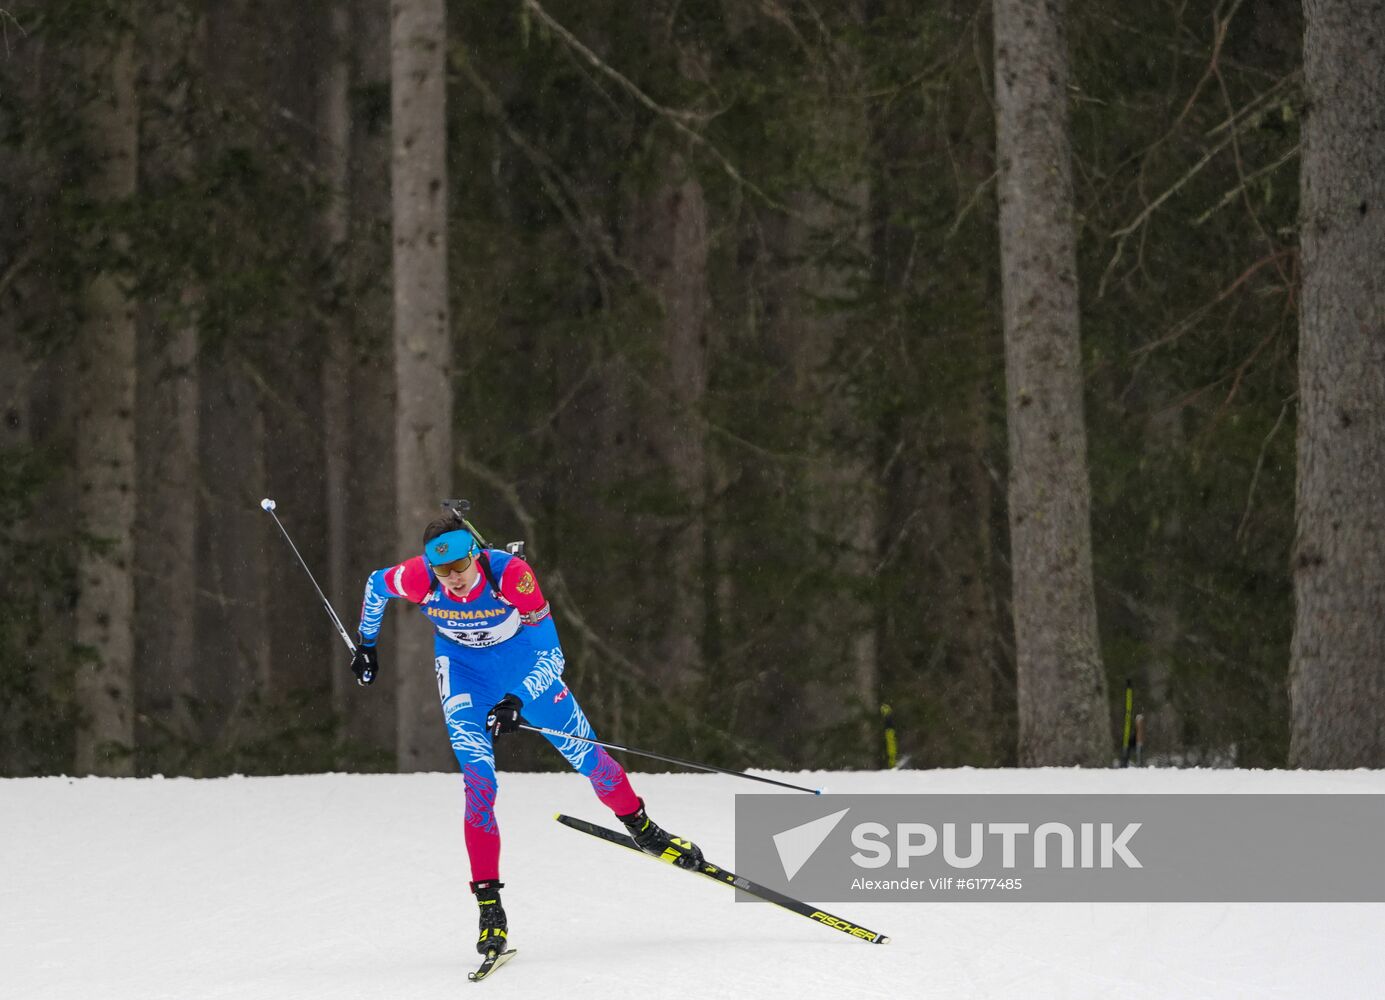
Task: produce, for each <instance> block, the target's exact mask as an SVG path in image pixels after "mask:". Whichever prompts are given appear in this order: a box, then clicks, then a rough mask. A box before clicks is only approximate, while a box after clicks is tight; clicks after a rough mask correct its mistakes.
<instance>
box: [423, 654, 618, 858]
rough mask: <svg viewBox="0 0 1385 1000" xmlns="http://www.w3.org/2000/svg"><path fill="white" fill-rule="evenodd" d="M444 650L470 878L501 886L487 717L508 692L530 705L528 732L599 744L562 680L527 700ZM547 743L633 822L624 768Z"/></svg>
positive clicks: (443, 688) (572, 743)
mask: <svg viewBox="0 0 1385 1000" xmlns="http://www.w3.org/2000/svg"><path fill="white" fill-rule="evenodd" d="M438 645H439V647H440V648H439V649H438V650H437V654H438V655H437V661H436V668H437V677H438V695H439V697H440V699H441V700H442V711H443V717H444V718H445V719H446V720H447V732H448V736H449V737H450V738H451V740H452V750H453V752H454V753H455V754H456V755H457V763H458V764H459V765H461V769H462V777H463V779H464V781H465V782H466V849H467V857H468V858H469V859H470V861H471V877H472V880H473V881H477V882H479V881H483V880H488V879H498V878H499V877H500V827H499V825H498V824H497V823H496V819H495V796H496V791H497V782H496V776H495V750H494V748H493V747H492V746H491V736H490V733H488V732H487V731H486V715H487V713H489V712H490V709H491V707H492V706H493V705H494V704H495V703H496V702H498V701H499V700H500V699H501V698H503V697H504V696H505V694H506V693H507V691H513V693H515V694H517V695H520V696H521V697H523V698H524V708H523V710H522V714H523V716H524V721H525V722H527V723H529V725H531V726H540V727H542V728H544V729H555V730H558V731H560V732H563V733H570V734H572V735H573V736H585V737H588V738H594V734H593V733H592V727H591V724H590V723H589V722H588V721H587V717H586V715H585V714H583V712H582V708H581V706H579V705H578V704H577V699H576V697H574V696H573V694H572V692H571V691H569V690H568V687H567V685H566V684H564V683H563V680H562V678H561V677H554V678H553V680H552V682H551V683H550V684H549V685H548V687H547V688H545V689H544V690H543V691H542V692H541V693H540V694H539V695H538V697H536V698H529V697H525V695H526V694H527V692H525V691H523V690H522V689H521V690H514V688H509V689H501V688H497V687H496V685H495V683H494V681H493V680H491V679H490V677H493V676H494V674H493V673H491V672H489V671H488V672H487V673H488V674H489V676H487V677H483V676H482V675H481V672H480V671H477V670H474V669H467V668H466V667H465V666H463V664H462V662H460V659H459V658H455V657H451V656H448V655H446V653H445V651H444V650H443V649H442V648H441V646H442V644H441V643H439V644H438ZM544 738H545V739H546V740H548V741H549V742H550V743H552V744H553V745H554V746H555V747H557V749H558V752H559V753H560V754H562V755H563V758H564V759H565V760H566V761H567V762H568V764H570V765H571V766H572V769H573V770H574V771H576V772H577V773H578V774H581V775H583V776H585V777H586V778H587V779H588V780H590V781H591V783H592V789H593V790H594V791H595V792H596V796H597V798H599V799H600V800H601V801H602V802H603V803H605V805H606V806H607V807H609V808H610V810H611V811H612V812H613V813H615V814H616V815H617V816H624V815H628V814H629V813H632V812H634V811H635V810H637V809H638V808H639V807H640V802H639V799H638V798H636V797H635V792H634V789H632V788H631V787H630V780H629V778H627V777H626V775H625V769H624V768H622V767H621V766H620V765H619V764H618V763H616V761H615V760H614V759H612V757H611V756H610V755H609V754H608V753H606V751H605V750H603V749H602V748H601V747H598V746H595V745H593V744H591V743H585V742H582V741H580V740H575V739H566V738H564V737H561V736H548V735H545V736H544Z"/></svg>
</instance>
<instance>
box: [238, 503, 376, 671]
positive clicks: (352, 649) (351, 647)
mask: <svg viewBox="0 0 1385 1000" xmlns="http://www.w3.org/2000/svg"><path fill="white" fill-rule="evenodd" d="M278 506H279V505H278V504H276V503H275V502H274V501H273V500H271V499H269V497H265V498H264V499H263V500H261V501H260V507H261V508H263V509H264V510H266V511H268V512H269V516H270V517H272V518H274V523H275V524H277V525H279V530H280V531H282V532H283V533H284V541H286V542H288V543H289V548H291V549H293V554H294V555H296V556H298V564H299V565H300V566H302V567H303V572H304V573H307V574H308V579H309V580H312V581H313V589H314V590H316V591H317V596H318V597H320V598H322V606H323V607H324V608H326V609H327V616H328V617H329V618H331V619H332V624H333V625H335V626H336V627H337V635H339V636H341V641H342V642H344V643H346V649H347V652H349V653H350V654H351V655H352V656H355V655H356V644H355V643H354V642H352V641H351V637H350V636H349V635H347V634H346V629H345V628H343V627H342V624H341V619H340V618H338V617H337V613H336V612H335V611H333V610H332V605H331V602H330V601H328V600H327V595H326V594H324V593H323V592H322V588H321V587H319V586H318V585H317V577H315V576H313V571H312V570H310V569H308V564H307V563H306V562H304V561H303V556H302V554H301V553H300V552H299V551H298V546H297V545H294V544H293V539H292V538H290V537H289V533H288V531H287V530H286V529H285V528H284V525H283V522H282V521H280V520H279V515H278V514H276V513H274V509H275V508H276V507H278Z"/></svg>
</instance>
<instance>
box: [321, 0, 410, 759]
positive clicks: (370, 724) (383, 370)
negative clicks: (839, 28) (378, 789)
mask: <svg viewBox="0 0 1385 1000" xmlns="http://www.w3.org/2000/svg"><path fill="white" fill-rule="evenodd" d="M351 6H352V11H351V18H350V20H351V52H350V59H351V67H352V78H351V81H350V88H351V95H352V98H353V99H352V104H351V109H350V110H351V122H350V127H349V132H350V139H351V155H350V158H349V167H350V173H349V175H348V178H347V183H348V184H349V206H350V217H349V227H350V236H349V238H348V243H347V248H346V254H345V259H344V261H343V266H344V268H345V275H346V281H347V286H346V289H345V299H344V302H343V307H344V312H345V314H346V315H347V316H348V317H349V318H350V326H349V333H350V338H351V339H350V346H349V351H348V354H347V357H346V361H347V363H348V365H349V371H348V372H347V378H348V380H349V385H350V393H351V395H350V400H349V416H350V425H349V432H348V441H347V442H346V444H347V447H348V449H349V450H348V452H347V458H346V462H347V464H348V466H349V468H350V469H352V470H354V469H362V468H375V469H391V468H393V467H394V401H395V396H396V392H395V387H394V365H393V363H392V354H391V352H392V349H393V348H392V331H393V305H392V302H391V284H392V283H391V274H392V272H391V261H390V255H391V246H390V224H391V198H390V116H389V110H390V11H389V7H388V5H387V4H385V3H384V2H383V0H352V4H351ZM347 499H348V500H349V505H347V506H344V507H343V509H342V510H341V511H340V513H339V515H338V516H339V517H341V518H343V519H344V520H345V522H346V524H347V525H349V529H347V531H346V538H345V541H346V547H345V549H344V551H345V552H346V553H347V554H348V557H349V561H348V564H347V567H346V570H345V578H344V579H343V580H341V581H338V582H337V584H336V586H338V587H340V588H341V590H340V593H338V592H337V591H335V590H334V591H332V592H331V593H332V596H333V599H334V600H338V599H339V600H340V601H341V603H340V604H339V605H338V608H339V610H340V612H341V613H342V616H343V621H346V622H348V625H349V624H350V623H352V621H353V620H354V619H355V618H356V617H357V616H358V615H359V613H360V608H361V591H362V589H363V588H364V585H365V577H366V574H367V573H369V572H370V571H372V570H375V569H379V568H380V567H381V566H385V565H387V564H388V563H390V562H392V561H394V560H395V559H398V558H400V557H401V555H402V554H403V553H401V552H399V551H398V550H396V548H395V544H394V532H393V531H381V528H382V527H383V526H385V525H393V524H394V523H395V514H394V511H395V496H394V483H393V482H392V481H391V479H390V477H388V476H366V477H360V476H356V477H354V478H353V479H352V480H351V482H350V484H349V490H348V494H347ZM335 530H336V529H333V532H334V534H333V537H334V538H335V537H336V535H335ZM406 551H407V550H406ZM400 610H402V609H400ZM398 617H405V616H402V615H401V616H398ZM411 624H413V623H411V622H400V623H399V625H398V626H394V625H391V626H388V627H389V628H396V627H398V628H399V629H400V630H402V629H403V628H405V627H407V626H408V625H411ZM333 677H334V682H333V707H334V708H335V709H336V711H337V712H338V713H339V714H340V715H341V716H342V717H343V718H344V720H345V736H346V738H347V740H348V741H350V742H351V743H353V744H354V745H356V746H358V747H367V748H370V749H371V750H372V751H382V752H384V753H387V754H388V755H389V757H390V759H393V758H394V756H395V733H396V731H397V728H398V726H397V718H396V707H395V706H396V695H397V693H398V692H397V689H396V687H395V685H394V684H391V683H382V684H376V685H375V687H374V688H373V689H372V690H371V691H370V692H368V696H366V697H362V695H363V694H366V693H365V692H362V691H361V689H360V688H359V687H358V686H357V684H356V682H355V678H354V677H352V676H351V674H350V672H349V671H346V670H340V671H338V672H337V673H336V674H334V675H333Z"/></svg>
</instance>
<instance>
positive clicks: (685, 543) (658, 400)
mask: <svg viewBox="0 0 1385 1000" xmlns="http://www.w3.org/2000/svg"><path fill="white" fill-rule="evenodd" d="M663 169H664V176H663V179H662V180H661V182H660V183H659V184H658V186H657V188H656V190H655V191H654V192H653V193H652V194H649V195H646V196H644V197H643V198H641V199H640V202H639V205H638V207H637V208H636V210H635V211H634V212H633V213H632V217H631V221H632V222H633V226H632V227H631V228H632V229H633V230H634V234H633V235H634V238H633V240H632V243H633V245H634V248H635V258H636V259H637V260H638V261H639V267H640V270H641V272H642V273H643V275H644V277H645V279H646V280H647V281H648V283H649V285H650V287H651V288H652V290H653V292H654V294H655V295H656V296H657V298H658V301H659V305H660V307H661V313H662V314H661V316H660V319H659V326H658V327H657V328H656V329H654V330H651V331H650V332H649V337H648V343H650V344H657V345H659V347H660V357H659V358H657V359H656V363H655V364H654V365H652V366H651V368H650V370H649V371H648V372H646V373H645V374H646V377H647V378H648V381H649V384H648V385H647V386H646V391H645V392H643V393H641V394H640V398H641V399H642V405H641V406H640V411H641V413H642V415H641V416H640V417H639V418H638V419H637V421H636V423H635V425H634V429H635V431H636V433H637V434H638V435H639V436H641V437H643V438H645V440H646V442H647V444H648V446H649V448H650V449H651V451H652V452H653V456H652V457H653V458H654V460H655V464H656V465H657V469H656V474H662V475H666V476H667V481H668V485H669V486H670V487H671V489H672V491H673V496H672V498H671V502H670V503H669V504H668V505H667V506H668V511H669V513H668V514H667V515H665V516H661V517H659V518H658V519H657V523H654V524H652V525H651V526H650V529H649V530H650V533H651V535H654V536H656V537H657V543H656V545H657V548H658V550H659V552H660V558H659V560H658V565H659V572H658V573H657V574H655V575H654V576H653V577H652V578H650V579H648V580H646V581H644V583H643V584H642V585H641V587H640V592H641V600H642V601H652V602H653V603H654V605H655V606H653V607H646V608H645V610H644V611H643V612H642V613H641V614H642V617H644V618H645V619H646V620H647V621H651V622H657V623H658V625H657V632H656V634H654V635H652V636H651V639H652V645H651V649H650V651H649V657H650V658H649V662H650V663H654V664H658V669H659V671H660V673H661V677H662V679H663V680H664V682H665V683H667V685H668V689H669V691H670V692H686V691H687V690H688V688H689V686H690V685H691V684H693V683H695V682H696V681H698V680H700V679H701V678H702V674H703V670H702V667H703V663H702V660H703V645H702V644H703V639H704V633H705V631H706V618H707V606H706V601H705V600H704V598H703V586H702V573H703V570H704V569H705V558H706V553H705V552H704V551H703V545H704V543H705V534H704V527H703V524H704V521H703V518H704V517H705V514H706V494H707V441H706V437H707V431H706V423H705V415H704V413H703V410H702V405H703V397H704V396H705V395H706V392H707V311H708V291H707V240H708V233H707V201H706V198H705V197H704V195H703V191H702V185H701V183H699V181H698V179H697V177H696V176H695V175H693V174H692V173H691V171H690V168H689V166H688V165H687V163H686V162H685V161H684V159H683V157H682V156H679V155H676V154H675V155H672V156H670V157H668V159H667V161H666V162H665V165H664V168H663Z"/></svg>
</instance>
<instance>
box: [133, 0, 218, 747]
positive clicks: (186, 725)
mask: <svg viewBox="0 0 1385 1000" xmlns="http://www.w3.org/2000/svg"><path fill="white" fill-rule="evenodd" d="M141 30H142V31H144V32H146V34H145V35H144V37H143V38H142V46H141V49H142V51H143V52H146V53H148V55H147V58H146V59H145V60H142V61H143V62H145V65H146V67H147V76H146V78H145V80H144V86H143V88H142V91H141V105H142V114H141V121H142V128H143V136H142V138H141V143H142V147H143V149H144V150H145V151H146V152H147V155H144V156H142V157H141V161H140V162H141V174H142V178H141V185H142V188H143V190H144V191H145V192H146V193H147V194H149V195H151V196H152V197H154V198H159V197H166V196H167V195H168V194H169V192H170V190H173V189H176V188H178V187H179V186H180V185H183V184H186V183H188V182H189V181H190V180H191V179H192V176H193V172H194V170H195V168H196V160H197V151H196V147H195V140H194V137H193V135H192V133H191V132H190V131H189V127H188V114H189V111H190V108H189V104H188V94H189V92H190V89H191V87H192V79H191V73H192V71H193V70H192V67H194V66H196V65H197V58H198V56H199V54H200V47H201V45H202V43H203V40H204V39H203V35H204V24H203V23H202V22H201V21H200V19H199V18H197V17H195V16H194V15H193V14H192V13H191V12H189V11H187V9H186V8H182V7H170V6H169V5H167V4H161V5H159V6H158V7H157V8H156V9H154V10H153V11H152V13H151V15H150V17H149V18H148V19H147V20H146V21H144V22H143V23H142V25H141ZM199 298H200V294H199V291H198V289H197V288H196V286H195V285H194V284H193V283H192V281H191V280H190V276H184V277H182V279H181V280H179V279H177V278H175V279H174V281H172V282H171V283H170V285H169V287H166V288H162V289H159V290H157V293H156V297H155V300H154V301H153V302H152V303H151V308H150V310H149V311H148V313H147V319H146V321H145V322H144V323H143V324H142V329H141V331H140V338H139V340H140V344H139V372H138V386H137V391H138V396H139V406H138V410H137V419H136V424H137V430H138V462H137V467H138V470H139V473H138V482H139V498H140V502H139V512H138V518H137V522H136V524H137V533H136V536H135V560H136V562H135V565H136V571H137V574H138V577H139V580H140V587H139V591H138V593H137V595H136V599H135V620H136V626H137V627H136V630H135V635H136V639H135V656H136V660H137V662H138V663H139V665H140V677H139V685H138V692H137V694H138V697H137V705H138V708H139V722H140V728H139V734H140V745H141V747H146V746H157V745H159V744H162V743H169V744H172V745H173V746H178V745H182V746H183V748H184V749H185V748H186V746H187V744H189V743H191V742H193V741H195V739H196V736H195V729H196V727H195V723H194V720H193V715H192V702H193V700H194V697H195V692H196V684H195V678H194V672H195V670H196V669H197V664H198V657H197V650H196V631H195V624H196V616H195V615H191V614H178V613H173V609H175V608H179V607H182V606H184V605H185V603H186V602H187V600H188V595H189V594H192V593H195V591H196V589H197V582H198V578H197V570H196V551H197V549H196V546H197V512H198V507H199V504H198V496H197V487H198V467H197V439H198V418H199V409H200V399H199V385H198V378H197V374H198V373H197V353H198V331H197V327H196V325H195V324H194V322H193V320H192V318H191V315H190V314H191V312H192V311H193V310H194V308H195V307H196V304H197V302H198V300H199ZM179 762H180V758H179V756H178V755H176V754H175V753H170V752H164V753H160V754H158V755H156V756H154V757H153V758H151V759H149V760H147V761H146V762H145V763H144V764H143V765H142V766H144V767H148V768H152V769H153V770H154V771H155V772H165V771H167V770H170V769H177V768H178V766H179Z"/></svg>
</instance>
